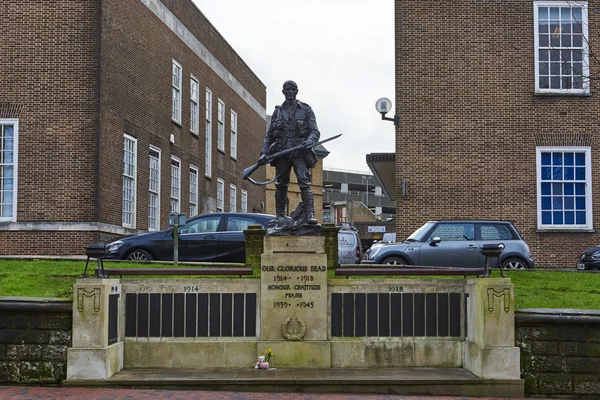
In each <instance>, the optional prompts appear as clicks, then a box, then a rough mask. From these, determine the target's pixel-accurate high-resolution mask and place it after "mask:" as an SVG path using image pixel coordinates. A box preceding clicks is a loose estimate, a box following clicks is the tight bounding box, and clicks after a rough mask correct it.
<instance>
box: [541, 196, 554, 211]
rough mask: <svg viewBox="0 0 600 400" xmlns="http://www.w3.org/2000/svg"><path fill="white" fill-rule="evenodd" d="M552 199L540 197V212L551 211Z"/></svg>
mask: <svg viewBox="0 0 600 400" xmlns="http://www.w3.org/2000/svg"><path fill="white" fill-rule="evenodd" d="M551 207H552V199H551V197H550V196H542V210H551Z"/></svg>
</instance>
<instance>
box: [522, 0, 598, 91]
mask: <svg viewBox="0 0 600 400" xmlns="http://www.w3.org/2000/svg"><path fill="white" fill-rule="evenodd" d="M587 4H588V3H587V2H585V1H534V7H533V8H534V11H533V13H534V17H533V20H534V43H535V57H534V59H535V92H536V93H557V94H587V93H590V82H589V81H590V79H589V78H590V70H589V66H590V61H589V43H588V40H589V35H588V11H587ZM540 7H557V8H561V7H562V8H564V7H567V8H579V7H581V8H582V24H581V25H582V26H581V31H582V35H583V41H582V46H583V47H582V48H581V51H582V53H583V57H582V58H583V60H582V73H581V75H582V78H583V82H582V85H583V87H582V88H581V89H573V88H570V89H558V88H543V87H541V85H540V50H541V51H544V50H548V57H549V60H548V61H549V62H550V61H551V58H552V52H553V50H554V51H557V50H558V51H560V52H561V56H562V54H563V53H562V51H565V50H569V49H571V50H578V49H580V48H579V47H574V46H572V43H571V46H565V47H561V44H559V46H553V45H552V43H551V41H552V39H557V35H558V40H561V39H562V37H568V36H569V35H568V33H569V32H567V34H565V33H564V32H562V30H563V27H562V26H561V25H560V24H558V25H557V27H560V28H559V30H560V31H559V32H558V33H557V34H552V32H548V35H549V43H548V46H544V47H542V46H541V43H540V32H539V31H540V29H539V27H540V24H539V22H540V20H539V11H538V10H539V8H540ZM548 21H551V19H550V17H549V19H548ZM550 24H551V22H550ZM567 26H570V25H567ZM548 28H549V29H548V30H551V25H550V26H549V27H548ZM542 34H543V33H542ZM567 54H570V53H567ZM544 56H545V54H544ZM557 56H558V55H557ZM569 57H570V55H569ZM561 61H563V62H561ZM564 61H565V57H562V60H560V61H559V63H560V64H559V67H558V68H560V72H561V73H563V67H564V66H563V64H564ZM569 61H570V60H569ZM555 64H558V62H555ZM551 65H552V63H550V64H549V68H550V69H549V71H548V74H549V75H548V76H549V78H550V81H551V80H552V79H551V78H552V77H553V76H554V77H556V76H557V75H556V74H554V75H551ZM567 70H568V71H573V68H568V69H567ZM543 76H546V75H543ZM560 76H563V75H560ZM564 76H568V75H564Z"/></svg>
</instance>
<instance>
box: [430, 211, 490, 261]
mask: <svg viewBox="0 0 600 400" xmlns="http://www.w3.org/2000/svg"><path fill="white" fill-rule="evenodd" d="M436 237H437V238H440V239H441V241H440V242H439V243H435V244H434V243H432V240H433V238H436ZM480 256H481V253H480V251H479V244H478V243H477V242H476V241H475V224H473V223H467V222H464V223H463V222H447V223H446V222H440V223H438V224H437V225H436V226H435V227H434V228H433V229H432V231H431V233H430V234H429V235H428V236H427V239H426V243H423V244H422V245H421V247H420V250H419V264H420V265H424V266H440V267H465V268H475V267H477V266H478V264H479V257H480Z"/></svg>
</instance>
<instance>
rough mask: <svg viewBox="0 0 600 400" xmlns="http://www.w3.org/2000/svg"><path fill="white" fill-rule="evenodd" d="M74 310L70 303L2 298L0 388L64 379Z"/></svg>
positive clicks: (56, 381) (68, 301)
mask: <svg viewBox="0 0 600 400" xmlns="http://www.w3.org/2000/svg"><path fill="white" fill-rule="evenodd" d="M71 310H72V301H71V300H60V299H35V298H6V297H5V298H2V297H0V384H2V383H27V384H52V383H59V382H61V381H63V380H64V379H65V377H66V372H67V347H69V346H71V327H72V324H71V320H72V311H71Z"/></svg>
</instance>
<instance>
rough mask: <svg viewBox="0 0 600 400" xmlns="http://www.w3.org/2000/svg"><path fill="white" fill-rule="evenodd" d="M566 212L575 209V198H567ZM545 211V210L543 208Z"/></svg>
mask: <svg viewBox="0 0 600 400" xmlns="http://www.w3.org/2000/svg"><path fill="white" fill-rule="evenodd" d="M564 200H565V210H574V209H575V197H565V199H564ZM542 210H543V208H542Z"/></svg>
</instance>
